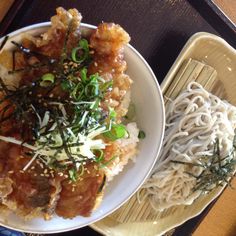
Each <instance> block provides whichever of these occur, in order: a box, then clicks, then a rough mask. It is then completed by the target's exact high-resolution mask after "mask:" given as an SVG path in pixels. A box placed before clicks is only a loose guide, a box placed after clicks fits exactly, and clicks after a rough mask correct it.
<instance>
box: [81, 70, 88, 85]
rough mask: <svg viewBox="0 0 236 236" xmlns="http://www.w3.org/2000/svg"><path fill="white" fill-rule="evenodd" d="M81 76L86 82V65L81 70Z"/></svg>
mask: <svg viewBox="0 0 236 236" xmlns="http://www.w3.org/2000/svg"><path fill="white" fill-rule="evenodd" d="M80 76H81V79H82V81H83V82H84V83H85V82H86V81H87V69H86V68H85V67H84V68H83V69H82V70H81V71H80Z"/></svg>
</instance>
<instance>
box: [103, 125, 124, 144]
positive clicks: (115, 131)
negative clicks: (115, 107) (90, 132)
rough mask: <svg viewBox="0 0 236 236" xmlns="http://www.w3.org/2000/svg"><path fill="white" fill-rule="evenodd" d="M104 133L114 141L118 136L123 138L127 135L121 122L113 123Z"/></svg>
mask: <svg viewBox="0 0 236 236" xmlns="http://www.w3.org/2000/svg"><path fill="white" fill-rule="evenodd" d="M104 135H105V136H106V137H107V138H108V139H110V140H112V141H114V140H117V139H120V138H124V137H125V136H126V135H127V130H126V128H125V126H124V125H122V124H113V125H112V126H111V130H110V131H107V132H105V133H104Z"/></svg>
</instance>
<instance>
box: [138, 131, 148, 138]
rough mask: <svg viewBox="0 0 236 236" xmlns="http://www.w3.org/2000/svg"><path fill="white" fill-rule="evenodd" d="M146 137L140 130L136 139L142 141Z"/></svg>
mask: <svg viewBox="0 0 236 236" xmlns="http://www.w3.org/2000/svg"><path fill="white" fill-rule="evenodd" d="M145 137H146V134H145V133H144V131H143V130H140V131H139V133H138V138H139V139H144V138H145Z"/></svg>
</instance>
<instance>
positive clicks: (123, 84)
mask: <svg viewBox="0 0 236 236" xmlns="http://www.w3.org/2000/svg"><path fill="white" fill-rule="evenodd" d="M129 41H130V37H129V35H128V33H127V32H126V31H125V30H124V29H123V28H122V27H121V26H119V25H116V24H114V23H102V24H100V25H99V26H98V28H97V29H96V30H95V31H94V32H93V33H92V35H91V37H90V47H91V48H92V49H93V50H94V54H93V63H92V64H91V65H90V67H89V73H90V74H93V73H96V72H98V73H99V74H100V75H101V76H102V77H103V78H104V79H105V80H107V81H109V80H113V90H112V91H111V92H108V93H107V95H106V98H105V100H106V101H105V103H108V104H109V106H110V107H113V108H114V109H115V111H116V112H117V120H118V122H119V120H120V119H121V117H122V116H124V115H125V114H126V113H127V107H126V106H125V105H124V104H122V102H123V100H127V98H125V96H126V97H127V96H128V100H129V96H130V95H129V93H127V92H128V91H129V90H130V86H131V83H132V80H131V79H130V77H129V76H128V75H127V74H125V71H126V69H127V63H126V61H125V59H124V46H125V45H126V44H128V42H129Z"/></svg>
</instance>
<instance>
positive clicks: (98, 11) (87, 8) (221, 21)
mask: <svg viewBox="0 0 236 236" xmlns="http://www.w3.org/2000/svg"><path fill="white" fill-rule="evenodd" d="M1 1H4V0H0V2H1ZM5 1H8V0H5ZM220 1H221V0H218V2H220ZM225 1H227V0H225ZM231 1H232V2H234V1H236V0H231ZM0 6H1V5H0ZM58 6H63V7H64V8H66V9H68V8H73V7H75V8H77V9H78V10H79V11H80V12H81V13H82V14H83V22H85V23H90V24H94V25H97V24H98V23H100V22H101V21H106V22H116V23H118V24H120V25H122V26H123V27H124V28H125V29H126V30H127V31H128V32H129V34H130V35H131V38H132V40H131V44H132V45H133V46H134V47H135V48H136V49H137V50H138V51H139V52H140V53H141V54H142V55H143V56H144V58H145V59H146V60H147V62H148V63H149V64H150V65H151V67H152V69H153V71H154V73H155V75H156V77H157V79H158V81H159V83H161V82H162V80H163V79H164V77H165V75H166V73H167V72H168V70H169V69H170V67H171V65H172V64H173V62H174V60H175V59H176V57H177V56H178V54H179V52H180V50H181V49H182V47H183V46H184V44H185V43H186V41H187V40H188V38H189V37H190V36H191V35H192V34H194V33H196V32H199V31H206V32H210V33H213V34H217V35H220V36H221V37H223V38H224V39H225V40H226V41H228V42H229V43H230V44H231V45H232V46H233V47H236V29H235V26H234V25H233V24H232V22H230V21H229V20H228V19H226V18H224V16H222V14H219V12H218V13H217V12H216V11H215V10H214V9H213V8H212V7H211V6H212V1H210V0H123V1H116V0H89V1H88V0H51V1H46V0H15V1H14V4H13V7H11V8H10V11H8V13H7V15H6V16H5V17H4V19H3V20H2V22H1V23H0V34H1V35H4V34H6V33H8V32H11V31H13V30H16V29H18V28H21V27H23V26H27V25H30V24H34V23H39V22H45V21H49V19H50V16H52V15H54V14H55V8H56V7H58ZM226 191H228V190H226ZM234 200H235V199H234ZM234 200H233V201H234ZM217 203H218V202H217ZM212 205H214V203H212V204H211V206H212ZM216 205H217V204H215V206H216ZM211 206H210V207H208V208H207V209H206V210H205V211H204V212H203V213H202V214H201V215H199V216H197V217H195V218H194V219H192V220H189V221H188V222H186V223H185V224H184V225H182V226H181V227H178V228H177V229H176V230H175V232H174V235H177V236H187V235H192V233H193V231H194V230H195V229H196V228H197V226H198V225H199V223H200V222H201V221H202V219H203V218H204V216H205V215H206V214H207V213H208V211H209V209H211ZM215 206H214V207H215ZM211 212H212V211H210V213H211ZM210 213H209V214H210ZM234 216H236V211H235V215H234ZM203 223H204V221H203ZM201 227H202V224H201V225H200V227H198V229H200V230H201V231H198V234H197V236H205V235H208V234H204V232H205V229H206V228H203V229H202V228H201ZM206 227H208V226H206ZM195 232H197V231H195ZM199 232H200V234H199ZM225 232H226V231H225ZM235 232H236V230H235ZM235 232H234V233H235ZM57 235H68V236H70V235H86V236H87V235H94V236H95V235H99V234H98V233H97V232H95V231H93V230H92V229H90V228H89V227H85V228H82V229H79V230H76V231H71V232H68V233H63V234H57ZM221 235H222V236H229V235H226V234H224V232H223V234H218V235H217V234H215V235H214V236H221ZM235 235H236V233H235Z"/></svg>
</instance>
